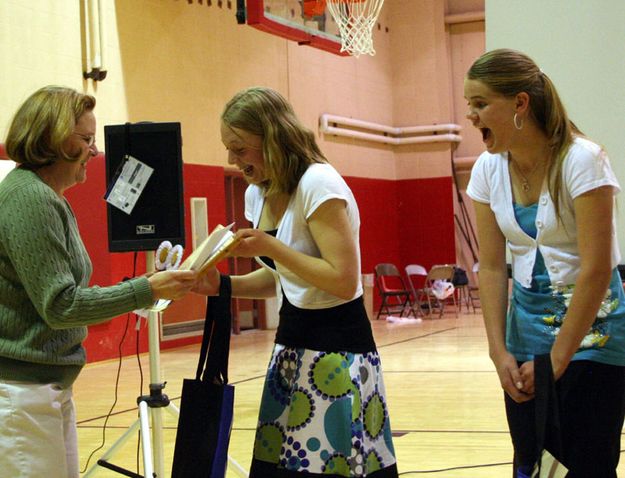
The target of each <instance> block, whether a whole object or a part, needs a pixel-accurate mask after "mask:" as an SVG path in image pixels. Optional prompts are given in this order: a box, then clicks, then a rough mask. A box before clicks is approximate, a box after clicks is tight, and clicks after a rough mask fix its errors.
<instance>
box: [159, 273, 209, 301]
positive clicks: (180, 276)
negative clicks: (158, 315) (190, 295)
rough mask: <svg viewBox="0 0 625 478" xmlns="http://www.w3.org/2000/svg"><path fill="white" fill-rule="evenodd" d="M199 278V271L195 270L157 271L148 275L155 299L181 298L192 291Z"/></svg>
mask: <svg viewBox="0 0 625 478" xmlns="http://www.w3.org/2000/svg"><path fill="white" fill-rule="evenodd" d="M197 279H198V273H197V272H196V271H193V270H184V271H175V270H171V271H163V272H156V273H155V274H151V275H150V276H149V277H148V281H149V282H150V287H151V288H152V295H153V296H154V300H159V299H167V300H177V299H181V298H182V297H184V296H185V295H186V294H187V292H189V291H191V289H192V288H193V286H194V285H195V283H196V282H197Z"/></svg>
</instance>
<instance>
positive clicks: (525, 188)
mask: <svg viewBox="0 0 625 478" xmlns="http://www.w3.org/2000/svg"><path fill="white" fill-rule="evenodd" d="M510 161H512V165H513V166H514V169H515V170H516V172H517V174H518V175H519V176H520V177H521V178H520V179H521V189H523V192H525V193H528V192H529V191H530V189H532V186H531V184H530V181H529V179H528V177H530V178H531V177H532V175H533V174H534V173H535V172H536V170H537V169H538V166H540V164H541V163H538V162H537V163H536V164H535V165H534V167H533V168H532V170H531V171H530V172H529V173H527V176H526V175H525V174H523V172H522V171H521V168H520V167H519V165H518V164H517V163H516V161H515V160H514V159H510Z"/></svg>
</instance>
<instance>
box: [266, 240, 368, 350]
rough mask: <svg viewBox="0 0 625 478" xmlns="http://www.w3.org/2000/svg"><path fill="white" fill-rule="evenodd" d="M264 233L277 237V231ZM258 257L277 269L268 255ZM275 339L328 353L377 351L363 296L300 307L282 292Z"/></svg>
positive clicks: (290, 344)
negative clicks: (321, 306) (331, 304)
mask: <svg viewBox="0 0 625 478" xmlns="http://www.w3.org/2000/svg"><path fill="white" fill-rule="evenodd" d="M265 232H266V233H267V234H270V235H272V236H274V237H275V236H276V234H277V233H278V230H277V229H273V230H271V231H265ZM258 259H259V260H260V261H261V262H262V263H263V264H265V265H266V266H267V267H269V268H270V269H272V270H274V271H275V270H276V264H275V262H274V261H273V259H271V258H269V257H266V256H259V257H258ZM275 342H276V343H277V344H282V345H286V346H288V347H298V348H299V347H303V348H306V349H310V350H318V351H325V352H352V353H366V352H374V351H375V350H376V348H375V341H374V340H373V333H372V331H371V324H370V323H369V317H368V316H367V311H366V310H365V304H364V301H363V298H362V296H360V297H358V298H357V299H354V300H352V301H350V302H347V303H345V304H341V305H337V306H335V307H330V308H327V309H301V308H299V307H296V306H294V305H293V304H291V303H290V302H289V300H288V299H287V297H286V295H284V291H283V292H282V307H281V308H280V322H279V324H278V330H277V332H276V340H275Z"/></svg>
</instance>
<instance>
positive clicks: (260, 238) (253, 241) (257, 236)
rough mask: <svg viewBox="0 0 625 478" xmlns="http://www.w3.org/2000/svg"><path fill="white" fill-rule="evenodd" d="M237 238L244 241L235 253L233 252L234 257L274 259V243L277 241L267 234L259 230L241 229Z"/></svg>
mask: <svg viewBox="0 0 625 478" xmlns="http://www.w3.org/2000/svg"><path fill="white" fill-rule="evenodd" d="M236 237H241V238H242V239H243V240H242V241H241V242H239V244H238V245H237V247H236V248H235V249H234V251H232V255H233V256H237V257H256V256H268V257H272V254H271V251H272V243H273V241H275V240H276V239H275V238H274V237H273V236H271V235H269V234H267V233H266V232H263V231H260V230H258V229H239V230H238V231H237V233H236Z"/></svg>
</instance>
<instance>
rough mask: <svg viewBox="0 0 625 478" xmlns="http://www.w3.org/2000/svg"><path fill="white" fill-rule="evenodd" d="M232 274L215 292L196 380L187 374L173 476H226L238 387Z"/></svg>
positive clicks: (190, 477)
mask: <svg viewBox="0 0 625 478" xmlns="http://www.w3.org/2000/svg"><path fill="white" fill-rule="evenodd" d="M230 298H231V285H230V277H228V276H222V277H221V285H220V294H219V296H218V297H209V298H208V300H207V308H206V321H205V323H204V336H203V338H202V348H201V350H200V358H199V362H198V367H197V373H196V376H195V378H194V379H184V381H183V384H182V396H181V398H180V416H179V418H178V431H177V434H176V445H175V448H174V461H173V466H172V475H171V476H172V478H223V477H224V476H225V474H226V467H227V464H228V444H229V442H230V432H231V430H232V415H233V405H234V387H233V386H232V385H228V354H229V351H230V330H231V324H230V322H231V313H230Z"/></svg>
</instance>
